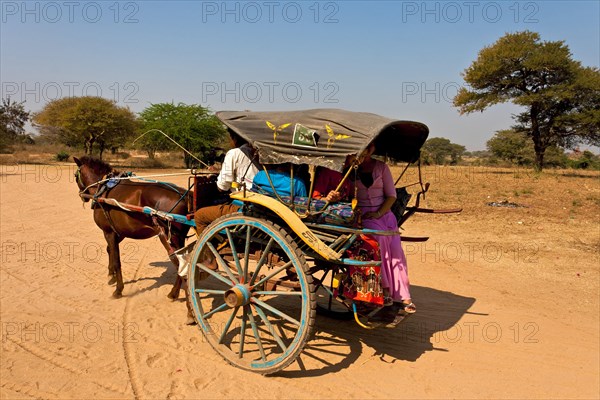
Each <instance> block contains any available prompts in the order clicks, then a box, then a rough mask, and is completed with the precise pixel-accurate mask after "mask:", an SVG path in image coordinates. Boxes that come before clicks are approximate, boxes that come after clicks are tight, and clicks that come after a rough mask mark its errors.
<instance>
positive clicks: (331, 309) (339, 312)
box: [314, 262, 354, 320]
mask: <svg viewBox="0 0 600 400" xmlns="http://www.w3.org/2000/svg"><path fill="white" fill-rule="evenodd" d="M318 265H319V266H321V263H319V264H318ZM322 265H323V268H322V273H318V274H315V276H314V281H315V288H316V290H315V293H316V297H317V314H319V315H323V316H326V317H329V318H333V319H338V320H350V319H352V318H354V314H353V313H352V311H351V310H350V308H349V307H348V306H347V305H345V304H344V303H343V302H341V301H340V300H338V299H336V298H335V297H334V295H333V294H334V289H335V288H334V284H333V279H334V276H335V275H336V274H337V273H338V272H340V267H339V266H336V265H335V264H326V263H325V262H322Z"/></svg>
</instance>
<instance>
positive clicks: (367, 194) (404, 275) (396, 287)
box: [355, 143, 417, 319]
mask: <svg viewBox="0 0 600 400" xmlns="http://www.w3.org/2000/svg"><path fill="white" fill-rule="evenodd" d="M374 152H375V145H374V144H373V143H372V144H371V145H369V147H368V148H367V150H366V153H365V155H364V158H363V161H362V163H361V164H360V165H359V167H358V171H357V179H356V182H355V184H356V186H357V200H358V208H360V209H361V211H362V223H363V227H365V228H368V229H377V230H385V231H397V230H398V221H397V220H396V217H395V216H394V214H393V213H392V212H391V211H390V209H391V207H392V205H393V204H394V202H395V201H396V189H395V187H394V179H393V178H392V172H391V171H390V168H389V167H388V166H387V165H386V164H385V163H383V162H381V161H378V160H375V159H373V158H371V155H372V154H373V153H374ZM374 236H375V239H376V240H377V243H379V251H380V253H381V260H382V261H381V263H382V265H381V267H382V268H381V281H382V286H383V291H384V296H385V306H386V307H385V308H384V309H385V311H389V312H387V314H390V313H391V314H393V313H395V312H397V311H398V310H404V311H405V312H407V313H411V314H412V313H414V312H416V311H417V308H416V306H415V305H414V304H413V302H412V300H411V296H410V282H409V280H408V268H407V265H406V257H405V255H404V251H403V250H402V244H401V242H400V235H393V236H381V235H374ZM382 311H383V310H382ZM385 314H386V313H385V312H384V313H382V318H384V319H385V318H386V317H385V316H384V315H385Z"/></svg>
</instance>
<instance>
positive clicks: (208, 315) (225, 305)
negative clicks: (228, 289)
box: [203, 303, 229, 319]
mask: <svg viewBox="0 0 600 400" xmlns="http://www.w3.org/2000/svg"><path fill="white" fill-rule="evenodd" d="M227 307H229V306H228V305H227V303H223V304H221V305H220V306H219V307H217V308H215V309H214V310H212V311H209V312H207V313H206V314H204V315H203V317H204V319H206V318H208V317H210V316H211V315H213V314H214V313H217V312H219V311H223V310H224V309H226V308H227Z"/></svg>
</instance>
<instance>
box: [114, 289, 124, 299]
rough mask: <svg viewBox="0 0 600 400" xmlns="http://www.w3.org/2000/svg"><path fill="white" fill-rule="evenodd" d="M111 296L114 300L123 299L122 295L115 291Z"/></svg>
mask: <svg viewBox="0 0 600 400" xmlns="http://www.w3.org/2000/svg"><path fill="white" fill-rule="evenodd" d="M112 296H113V297H114V298H115V299H120V298H121V297H123V293H121V292H117V291H116V290H115V291H114V292H113V294H112Z"/></svg>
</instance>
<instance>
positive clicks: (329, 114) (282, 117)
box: [216, 109, 429, 171]
mask: <svg viewBox="0 0 600 400" xmlns="http://www.w3.org/2000/svg"><path fill="white" fill-rule="evenodd" d="M216 115H217V117H218V118H219V119H220V120H221V121H222V122H223V123H224V124H225V125H226V126H227V127H228V128H231V129H232V130H233V131H234V132H236V133H238V134H239V135H240V136H242V137H243V138H244V139H246V140H247V141H248V142H249V143H251V144H252V145H253V146H254V147H255V148H256V149H257V150H258V155H259V160H260V162H261V163H265V164H280V163H288V162H290V163H294V164H313V165H317V166H322V167H326V168H330V169H334V170H337V171H341V170H342V169H343V165H344V162H345V160H346V157H347V156H348V155H351V154H360V153H361V152H362V151H363V150H364V149H366V148H367V146H368V145H369V144H370V143H371V142H373V141H375V145H376V151H375V154H376V155H380V156H387V157H390V158H391V159H394V160H397V161H405V162H414V161H416V160H417V159H418V158H419V154H420V149H421V146H422V145H423V143H425V140H426V139H427V135H428V134H429V129H428V128H427V126H426V125H424V124H422V123H419V122H413V121H399V120H394V119H390V118H386V117H382V116H379V115H376V114H371V113H365V112H354V111H346V110H339V109H312V110H301V111H277V112H268V111H265V112H251V111H220V112H217V114H216Z"/></svg>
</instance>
